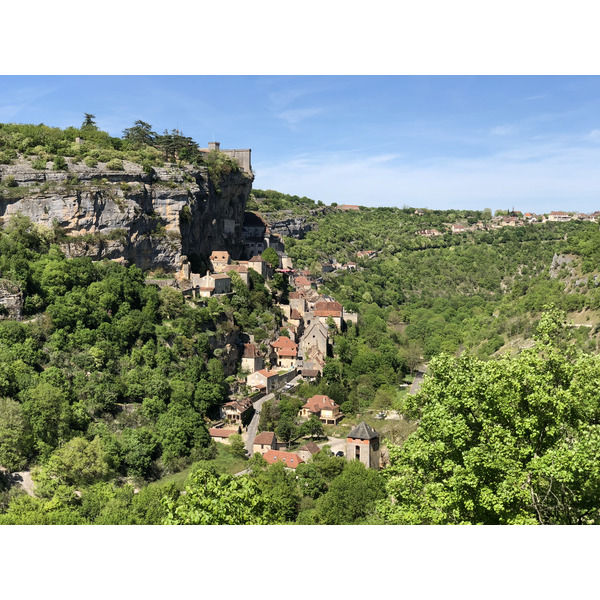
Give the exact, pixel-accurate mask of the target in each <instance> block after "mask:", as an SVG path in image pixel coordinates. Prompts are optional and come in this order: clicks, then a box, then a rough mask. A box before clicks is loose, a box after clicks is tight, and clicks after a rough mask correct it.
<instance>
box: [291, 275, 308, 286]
mask: <svg viewBox="0 0 600 600" xmlns="http://www.w3.org/2000/svg"><path fill="white" fill-rule="evenodd" d="M294 283H295V284H296V285H310V281H309V280H308V279H306V277H304V276H302V275H301V276H300V277H296V279H294Z"/></svg>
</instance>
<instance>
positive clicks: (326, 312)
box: [315, 300, 344, 317]
mask: <svg viewBox="0 0 600 600" xmlns="http://www.w3.org/2000/svg"><path fill="white" fill-rule="evenodd" d="M343 310H344V309H343V307H342V305H341V304H340V303H339V302H329V301H327V300H319V301H318V302H316V303H315V317H341V316H342V312H343Z"/></svg>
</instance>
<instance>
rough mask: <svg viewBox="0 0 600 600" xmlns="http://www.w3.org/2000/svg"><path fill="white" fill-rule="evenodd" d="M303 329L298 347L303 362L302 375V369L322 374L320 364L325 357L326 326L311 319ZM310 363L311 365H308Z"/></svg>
mask: <svg viewBox="0 0 600 600" xmlns="http://www.w3.org/2000/svg"><path fill="white" fill-rule="evenodd" d="M304 327H305V328H304V334H303V335H302V338H301V340H300V344H299V345H298V351H299V355H300V356H301V357H302V361H303V363H302V366H303V374H304V369H316V370H318V371H319V373H320V374H322V373H323V369H322V366H321V364H322V362H324V360H325V357H326V356H327V339H328V330H327V325H324V324H323V323H321V322H320V321H319V320H318V319H314V318H313V319H312V320H311V319H309V320H308V321H306V323H305V326H304ZM311 362H312V363H313V364H309V363H311Z"/></svg>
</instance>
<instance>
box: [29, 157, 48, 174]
mask: <svg viewBox="0 0 600 600" xmlns="http://www.w3.org/2000/svg"><path fill="white" fill-rule="evenodd" d="M31 166H32V167H33V168H34V169H36V171H43V170H44V169H45V168H46V161H45V160H44V159H43V158H36V159H35V160H34V161H33V162H32V163H31Z"/></svg>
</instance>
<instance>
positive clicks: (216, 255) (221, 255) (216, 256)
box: [210, 250, 229, 261]
mask: <svg viewBox="0 0 600 600" xmlns="http://www.w3.org/2000/svg"><path fill="white" fill-rule="evenodd" d="M210 260H217V261H222V260H229V252H227V251H225V250H214V251H213V253H212V254H211V255H210Z"/></svg>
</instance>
